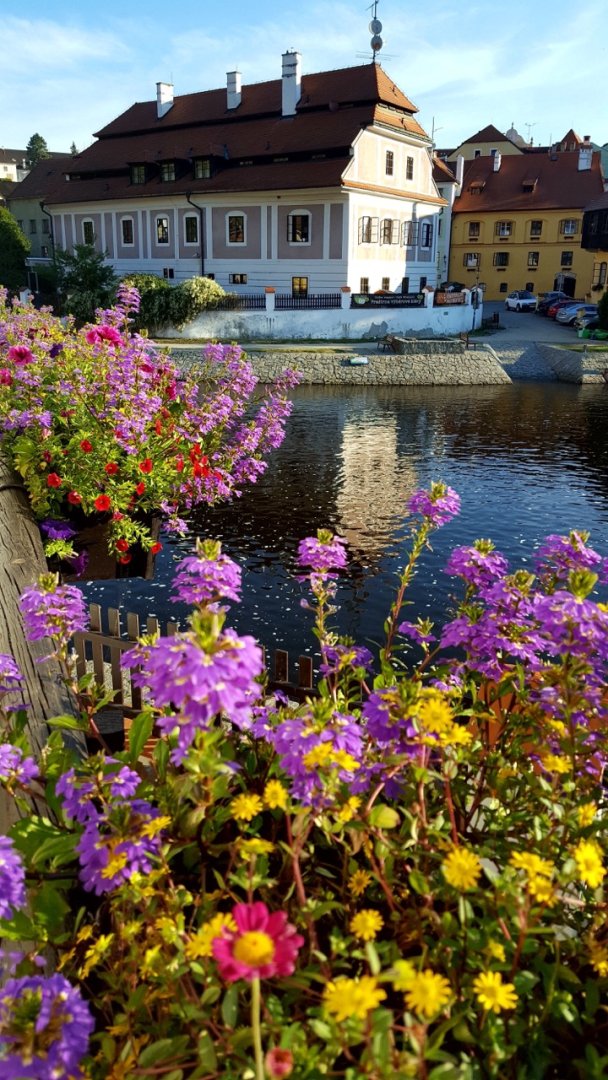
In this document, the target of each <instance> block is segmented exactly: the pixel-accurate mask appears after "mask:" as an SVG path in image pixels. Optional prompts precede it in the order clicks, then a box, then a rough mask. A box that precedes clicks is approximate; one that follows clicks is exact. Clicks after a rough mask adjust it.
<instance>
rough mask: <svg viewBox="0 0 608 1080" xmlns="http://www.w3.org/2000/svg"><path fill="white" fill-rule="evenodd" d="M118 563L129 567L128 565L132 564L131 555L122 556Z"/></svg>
mask: <svg viewBox="0 0 608 1080" xmlns="http://www.w3.org/2000/svg"><path fill="white" fill-rule="evenodd" d="M118 561H119V563H122V565H123V566H127V565H128V563H130V562H131V556H130V555H121V556H120V559H119V560H118Z"/></svg>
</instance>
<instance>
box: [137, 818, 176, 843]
mask: <svg viewBox="0 0 608 1080" xmlns="http://www.w3.org/2000/svg"><path fill="white" fill-rule="evenodd" d="M171 821H172V819H171V818H170V817H169V816H168V815H167V814H164V815H161V816H160V817H157V818H151V820H150V821H145V822H144V824H143V825H142V827H141V835H142V836H147V837H149V839H151V840H152V839H153V838H154V837H155V836H157V835H158V833H159V832H162V830H163V829H168V828H169V826H170V825H171Z"/></svg>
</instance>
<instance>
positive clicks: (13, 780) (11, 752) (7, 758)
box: [0, 743, 40, 785]
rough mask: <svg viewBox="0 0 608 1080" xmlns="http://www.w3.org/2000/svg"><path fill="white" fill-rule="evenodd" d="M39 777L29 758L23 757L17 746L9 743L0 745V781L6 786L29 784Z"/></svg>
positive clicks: (33, 762)
mask: <svg viewBox="0 0 608 1080" xmlns="http://www.w3.org/2000/svg"><path fill="white" fill-rule="evenodd" d="M39 775H40V770H39V768H38V766H37V764H36V762H35V761H34V759H33V758H31V757H27V758H26V757H24V756H23V751H22V750H20V749H19V747H18V746H11V744H10V743H1V744H0V781H2V782H3V783H7V784H11V785H12V784H29V782H30V780H35V779H36V777H37V776H39Z"/></svg>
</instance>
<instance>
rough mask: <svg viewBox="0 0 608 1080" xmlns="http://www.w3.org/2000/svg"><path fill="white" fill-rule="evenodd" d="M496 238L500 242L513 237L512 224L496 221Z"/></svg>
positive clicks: (510, 222)
mask: <svg viewBox="0 0 608 1080" xmlns="http://www.w3.org/2000/svg"><path fill="white" fill-rule="evenodd" d="M495 233H496V236H498V237H500V239H501V240H508V239H510V237H511V236H513V222H512V221H497V222H496V230H495Z"/></svg>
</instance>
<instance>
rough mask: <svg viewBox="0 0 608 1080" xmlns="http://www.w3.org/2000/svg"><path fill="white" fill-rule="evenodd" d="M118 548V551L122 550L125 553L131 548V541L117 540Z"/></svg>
mask: <svg viewBox="0 0 608 1080" xmlns="http://www.w3.org/2000/svg"><path fill="white" fill-rule="evenodd" d="M116 550H117V551H122V552H123V553H124V552H125V551H128V550H129V542H128V540H117V541H116Z"/></svg>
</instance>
